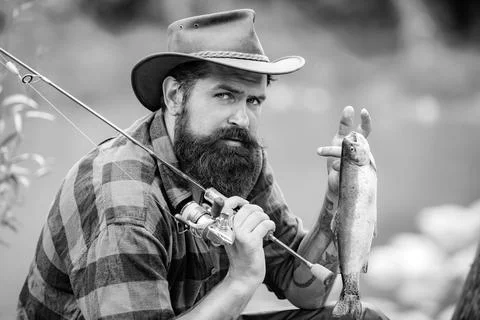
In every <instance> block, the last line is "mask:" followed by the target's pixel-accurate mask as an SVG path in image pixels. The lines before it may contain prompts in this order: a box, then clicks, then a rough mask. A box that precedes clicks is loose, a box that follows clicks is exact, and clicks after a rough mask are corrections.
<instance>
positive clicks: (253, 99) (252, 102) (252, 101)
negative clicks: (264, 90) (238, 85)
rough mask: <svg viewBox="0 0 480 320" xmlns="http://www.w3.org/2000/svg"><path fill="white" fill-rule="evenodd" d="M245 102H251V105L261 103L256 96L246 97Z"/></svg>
mask: <svg viewBox="0 0 480 320" xmlns="http://www.w3.org/2000/svg"><path fill="white" fill-rule="evenodd" d="M247 103H248V104H251V105H256V106H258V105H260V104H261V101H260V99H258V98H255V97H252V98H248V99H247Z"/></svg>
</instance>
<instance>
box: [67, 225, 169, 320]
mask: <svg viewBox="0 0 480 320" xmlns="http://www.w3.org/2000/svg"><path fill="white" fill-rule="evenodd" d="M85 258H86V259H87V262H86V264H85V265H86V267H85V268H82V269H80V270H77V271H75V272H74V273H73V277H72V279H71V280H72V282H74V283H78V284H80V285H79V286H77V288H78V289H77V290H76V292H75V294H76V296H77V302H78V305H79V307H80V309H81V311H82V314H83V315H84V317H85V318H86V319H171V318H173V316H174V313H173V311H172V307H171V303H170V297H169V290H168V282H167V266H168V260H169V259H168V254H167V251H166V250H165V247H164V245H163V244H162V243H160V241H158V239H157V238H156V237H154V236H153V235H152V234H151V233H150V232H149V231H148V230H146V229H145V228H144V227H142V226H138V225H133V224H128V223H127V224H125V223H121V224H119V223H113V224H109V225H108V226H106V227H105V228H104V229H103V230H102V231H101V232H100V234H99V235H98V237H97V238H96V239H95V240H94V242H93V243H92V245H91V246H90V248H89V250H88V253H87V255H86V257H85Z"/></svg>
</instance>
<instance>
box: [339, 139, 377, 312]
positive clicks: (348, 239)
mask: <svg viewBox="0 0 480 320" xmlns="http://www.w3.org/2000/svg"><path fill="white" fill-rule="evenodd" d="M376 223H377V169H376V165H375V161H374V159H373V156H372V154H371V153H370V147H369V145H368V142H367V139H366V138H365V137H364V136H363V135H362V134H360V133H357V132H351V133H350V134H349V135H347V136H346V137H345V138H344V139H343V142H342V158H341V163H340V184H339V198H338V209H337V212H336V214H335V216H334V217H333V219H332V232H333V234H334V236H335V237H334V239H335V244H336V246H337V250H338V258H339V262H340V273H341V275H342V283H343V288H342V291H341V293H340V298H339V300H338V302H337V304H336V305H335V307H334V308H333V311H332V315H333V316H334V317H341V316H343V315H347V314H348V315H350V316H351V317H353V318H354V319H360V318H361V315H362V312H363V310H362V309H363V308H362V304H361V302H360V296H359V280H360V272H364V273H366V272H367V267H368V255H369V253H370V247H371V244H372V240H373V238H374V237H375V234H376Z"/></svg>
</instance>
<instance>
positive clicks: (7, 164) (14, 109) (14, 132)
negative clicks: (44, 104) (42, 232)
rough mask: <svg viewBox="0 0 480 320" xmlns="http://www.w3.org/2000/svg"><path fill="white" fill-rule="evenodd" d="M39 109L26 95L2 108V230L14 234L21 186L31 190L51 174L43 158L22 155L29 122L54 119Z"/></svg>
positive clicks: (11, 99)
mask: <svg viewBox="0 0 480 320" xmlns="http://www.w3.org/2000/svg"><path fill="white" fill-rule="evenodd" d="M37 109H38V105H37V103H36V102H35V101H34V100H32V99H30V98H29V97H27V96H25V95H22V94H15V95H10V96H8V97H6V98H5V99H4V100H3V102H2V104H1V105H0V137H1V140H0V227H7V228H9V229H11V230H13V231H16V230H17V227H16V224H17V222H16V219H15V216H14V215H13V207H14V206H15V205H16V204H18V203H19V202H20V190H21V187H28V186H29V184H30V179H31V177H40V176H43V175H44V174H46V173H47V172H48V171H49V164H48V162H47V161H46V160H45V158H44V157H43V156H42V155H40V154H37V153H20V154H19V153H18V149H19V146H20V144H21V142H22V140H23V131H24V122H25V120H26V119H28V118H37V119H43V120H49V121H52V120H54V117H53V116H52V115H51V114H49V113H46V112H42V111H38V110H37ZM28 162H33V163H34V164H35V165H36V168H35V169H31V168H29V166H27V165H28ZM0 241H1V240H0Z"/></svg>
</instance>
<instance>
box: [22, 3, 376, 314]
mask: <svg viewBox="0 0 480 320" xmlns="http://www.w3.org/2000/svg"><path fill="white" fill-rule="evenodd" d="M253 21H254V12H253V11H252V10H235V11H229V12H220V13H215V14H209V15H203V16H197V17H191V18H187V19H183V20H180V21H177V22H174V23H173V24H171V25H170V26H169V28H168V40H169V43H168V48H169V52H166V53H158V54H155V55H152V56H149V57H147V58H145V59H143V60H142V61H140V62H139V63H138V64H137V65H136V66H135V67H134V69H133V71H132V85H133V89H134V91H135V93H136V95H137V97H138V99H139V101H140V102H141V103H142V104H143V105H144V106H145V107H147V108H148V109H149V110H151V111H152V113H150V114H149V115H147V116H146V117H144V118H143V119H140V120H138V121H137V122H136V123H134V124H133V125H132V126H131V127H130V128H129V129H128V132H129V133H130V134H131V135H132V136H133V137H134V138H135V139H137V140H138V141H140V142H141V143H142V144H144V145H145V146H147V147H148V148H150V149H151V150H153V151H154V152H155V153H156V154H157V155H159V156H160V157H161V158H162V159H164V160H165V161H167V162H168V163H170V164H171V165H173V166H176V167H177V168H179V169H181V170H182V171H183V172H185V173H186V174H188V175H190V176H191V177H193V178H194V179H196V180H197V181H199V182H200V183H201V184H202V185H203V186H205V187H214V188H216V189H217V190H218V191H220V192H221V193H222V194H224V195H225V196H227V197H228V198H227V200H226V201H225V203H224V207H223V210H225V211H230V212H233V211H234V210H235V211H236V213H235V215H234V219H232V221H233V225H232V228H233V231H234V233H235V241H234V243H233V244H232V245H225V246H219V247H215V246H212V245H211V244H210V243H208V241H205V239H203V238H197V237H195V236H193V235H192V233H190V232H185V229H184V226H183V225H182V224H179V223H178V222H177V221H176V220H175V218H174V215H175V214H178V213H179V212H180V211H181V209H182V208H183V207H184V205H185V204H186V203H188V202H190V201H192V200H198V199H195V194H194V193H192V189H191V186H190V185H188V183H186V182H185V181H184V180H183V179H182V178H180V177H179V176H178V175H176V174H175V173H174V172H172V171H171V170H170V168H169V167H168V166H166V165H165V164H164V163H162V162H161V161H157V160H158V159H155V158H154V157H152V156H151V155H150V154H148V153H147V152H145V151H144V150H142V149H141V148H139V147H138V146H137V145H135V144H133V143H131V142H130V141H129V140H128V139H126V138H125V137H124V136H118V137H115V138H113V139H111V140H109V141H106V142H104V143H102V144H101V145H100V146H98V147H97V148H96V149H94V150H93V151H91V152H90V153H89V154H87V155H86V156H85V157H84V158H82V159H81V160H80V161H79V162H78V163H77V164H76V165H75V166H74V167H73V168H72V169H71V170H70V171H69V173H68V174H67V176H66V178H65V180H64V181H63V184H62V186H61V188H60V191H59V192H58V194H57V196H56V198H55V201H54V202H53V205H52V208H51V210H50V213H49V216H48V220H47V223H46V225H45V226H44V228H43V230H42V234H41V237H40V240H39V243H38V247H37V251H36V255H35V259H34V261H33V263H32V266H31V269H30V272H29V275H28V277H27V280H26V282H25V285H24V287H23V289H22V292H21V293H20V300H19V305H18V316H19V318H32V319H33V318H42V319H60V318H62V319H65V318H66V319H134V318H135V319H172V318H178V319H209V320H212V319H237V318H239V317H243V318H245V319H257V318H260V319H293V318H295V319H327V318H330V316H331V309H332V308H331V307H326V306H324V303H325V300H326V298H327V296H328V294H329V292H330V290H331V286H332V283H324V282H323V281H321V280H318V279H316V278H315V277H313V276H312V274H311V272H310V270H309V269H308V268H307V267H305V266H304V265H301V264H300V263H299V262H298V261H295V260H294V259H293V258H292V257H291V256H289V255H287V254H286V252H285V250H283V249H281V248H278V247H276V246H275V245H274V244H272V243H268V242H266V241H264V238H265V236H266V235H267V234H268V233H269V232H274V235H275V236H276V237H277V238H278V239H280V240H281V241H283V242H284V243H286V244H287V245H288V246H290V247H291V248H292V249H294V250H296V251H298V252H299V253H300V254H301V255H303V256H305V257H306V258H307V259H309V260H311V261H313V262H315V263H320V264H322V265H324V266H326V267H328V268H330V269H331V270H332V271H334V272H336V271H337V267H338V259H337V253H336V250H335V247H334V245H333V244H332V233H331V231H330V220H331V217H332V213H333V211H334V209H335V206H336V202H337V194H338V190H336V188H337V189H338V172H337V171H336V170H335V169H333V167H338V164H337V165H336V166H334V165H333V164H332V163H333V161H329V170H328V171H329V188H328V191H327V194H326V197H325V202H324V205H323V208H322V210H321V213H320V216H319V218H318V221H317V223H316V225H315V226H314V227H313V229H312V230H311V231H309V232H306V231H305V230H303V228H302V226H301V222H300V220H299V219H298V218H297V217H295V216H294V215H293V214H292V213H291V212H290V211H289V209H288V206H287V204H286V203H285V200H284V198H283V195H282V193H281V191H280V188H279V187H278V185H277V184H276V182H275V179H274V176H273V173H272V169H271V168H270V166H269V164H268V160H267V156H266V153H265V150H264V149H263V148H262V146H261V145H260V143H259V142H258V133H257V129H258V120H259V117H260V112H261V109H262V104H263V102H264V101H265V99H266V87H267V85H268V84H269V82H270V81H271V76H272V75H278V74H285V73H290V72H293V71H296V70H298V69H300V68H301V67H302V66H303V64H304V60H303V58H301V57H296V56H293V57H286V58H282V59H279V60H276V61H274V62H270V61H269V60H268V58H267V57H266V56H265V54H264V52H263V49H262V47H261V45H260V42H259V40H258V38H257V36H256V34H255V31H254V28H253ZM352 119H353V109H352V108H346V109H345V110H344V113H343V116H342V119H341V124H340V129H339V132H338V133H337V136H336V138H335V143H336V144H337V145H338V143H339V142H340V141H341V138H342V137H343V136H345V135H346V134H347V133H348V132H349V131H350V126H351V124H352ZM362 119H363V122H362V125H361V127H360V129H361V131H362V133H364V134H365V135H368V133H369V131H370V117H369V115H368V113H367V112H366V111H364V112H363V113H362ZM321 154H322V155H333V154H331V152H329V149H328V148H326V149H324V151H323V152H321ZM336 169H338V168H336ZM262 282H263V283H264V284H266V285H267V287H268V288H269V290H271V291H273V292H274V293H275V294H276V295H277V296H278V297H279V298H281V299H284V298H287V299H289V300H290V301H291V302H292V303H293V304H294V305H296V306H297V307H298V308H299V309H295V310H287V311H282V312H272V313H267V314H262V315H248V316H247V315H241V313H242V311H243V310H244V308H245V306H246V305H247V303H248V301H249V300H250V298H251V297H252V296H253V294H254V292H255V290H256V289H257V288H258V286H259V285H260V284H261V283H262ZM362 316H363V318H364V319H371V318H372V319H373V318H375V319H378V318H381V319H385V317H384V316H383V315H381V314H380V313H378V312H376V311H374V310H373V309H372V308H364V312H363V315H362Z"/></svg>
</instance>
